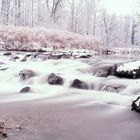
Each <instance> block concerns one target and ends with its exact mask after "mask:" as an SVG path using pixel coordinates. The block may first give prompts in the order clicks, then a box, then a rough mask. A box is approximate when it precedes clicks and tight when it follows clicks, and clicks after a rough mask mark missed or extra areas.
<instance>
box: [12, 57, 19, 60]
mask: <svg viewBox="0 0 140 140" xmlns="http://www.w3.org/2000/svg"><path fill="white" fill-rule="evenodd" d="M12 59H14V60H16V59H20V58H19V57H18V56H14V57H13V58H12Z"/></svg>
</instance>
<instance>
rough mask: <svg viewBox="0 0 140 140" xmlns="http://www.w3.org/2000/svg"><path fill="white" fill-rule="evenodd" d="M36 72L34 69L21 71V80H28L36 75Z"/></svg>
mask: <svg viewBox="0 0 140 140" xmlns="http://www.w3.org/2000/svg"><path fill="white" fill-rule="evenodd" d="M35 75H36V74H35V72H34V71H33V70H28V69H24V70H22V71H20V73H19V76H20V79H21V80H27V79H29V78H32V77H34V76H35Z"/></svg>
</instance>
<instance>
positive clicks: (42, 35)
mask: <svg viewBox="0 0 140 140" xmlns="http://www.w3.org/2000/svg"><path fill="white" fill-rule="evenodd" d="M0 45H1V46H3V49H7V50H25V51H28V50H29V51H36V50H47V49H49V50H50V49H51V50H53V49H56V50H58V49H61V50H62V49H67V50H69V49H81V48H82V49H97V48H98V47H99V46H100V44H99V43H98V42H97V41H96V40H95V39H94V38H92V37H87V36H82V35H79V34H75V33H71V32H68V31H59V30H51V29H45V28H28V27H14V26H0Z"/></svg>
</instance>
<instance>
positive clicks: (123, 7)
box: [101, 0, 136, 15]
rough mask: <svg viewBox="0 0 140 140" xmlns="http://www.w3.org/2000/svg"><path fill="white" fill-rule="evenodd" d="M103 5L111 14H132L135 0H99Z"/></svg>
mask: <svg viewBox="0 0 140 140" xmlns="http://www.w3.org/2000/svg"><path fill="white" fill-rule="evenodd" d="M101 1H102V4H103V7H105V8H106V9H107V11H108V12H110V13H113V14H117V15H119V14H123V15H127V14H132V13H133V9H134V7H135V5H136V0H101Z"/></svg>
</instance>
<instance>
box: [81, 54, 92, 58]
mask: <svg viewBox="0 0 140 140" xmlns="http://www.w3.org/2000/svg"><path fill="white" fill-rule="evenodd" d="M90 57H91V55H81V56H79V58H90Z"/></svg>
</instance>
